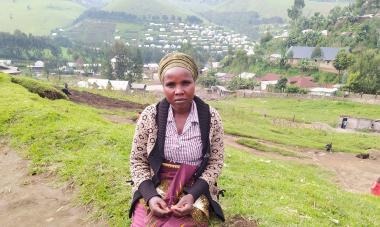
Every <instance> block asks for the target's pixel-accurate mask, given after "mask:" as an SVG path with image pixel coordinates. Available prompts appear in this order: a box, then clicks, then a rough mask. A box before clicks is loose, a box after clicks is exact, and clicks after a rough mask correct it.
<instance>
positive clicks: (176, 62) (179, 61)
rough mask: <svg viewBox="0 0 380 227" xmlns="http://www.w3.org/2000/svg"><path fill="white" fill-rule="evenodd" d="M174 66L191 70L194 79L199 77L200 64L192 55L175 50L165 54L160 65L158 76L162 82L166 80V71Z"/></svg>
mask: <svg viewBox="0 0 380 227" xmlns="http://www.w3.org/2000/svg"><path fill="white" fill-rule="evenodd" d="M174 67H181V68H185V69H187V70H189V71H190V72H191V75H192V76H193V79H194V81H196V80H197V79H198V66H197V65H196V64H195V61H194V60H193V58H192V57H190V56H189V55H187V54H184V53H180V52H173V53H169V54H167V55H165V56H164V57H163V58H162V59H161V61H160V64H159V65H158V76H159V77H160V81H161V83H163V82H164V76H165V73H166V71H168V70H169V69H171V68H174Z"/></svg>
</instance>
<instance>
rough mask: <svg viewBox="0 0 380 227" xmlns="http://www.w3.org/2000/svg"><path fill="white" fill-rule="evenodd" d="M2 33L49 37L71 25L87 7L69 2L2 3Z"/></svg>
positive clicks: (32, 0)
mask: <svg viewBox="0 0 380 227" xmlns="http://www.w3.org/2000/svg"><path fill="white" fill-rule="evenodd" d="M1 8H2V10H1V13H0V31H3V32H13V31H14V30H16V29H18V30H21V31H23V32H25V33H33V34H37V35H47V34H49V33H50V31H51V30H52V29H54V28H57V27H64V26H67V25H69V24H70V23H71V22H72V21H73V20H74V19H75V18H76V17H78V16H79V15H80V14H81V13H82V12H83V11H84V10H85V7H84V6H82V5H80V4H79V3H77V2H74V1H68V0H13V1H12V0H7V1H1Z"/></svg>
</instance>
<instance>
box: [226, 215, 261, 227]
mask: <svg viewBox="0 0 380 227" xmlns="http://www.w3.org/2000/svg"><path fill="white" fill-rule="evenodd" d="M227 226H228V227H257V226H259V224H258V223H257V221H255V220H248V219H246V218H243V217H242V216H240V215H236V216H234V217H232V218H230V219H228V220H226V222H225V223H223V224H222V227H227Z"/></svg>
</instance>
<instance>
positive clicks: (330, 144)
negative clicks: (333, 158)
mask: <svg viewBox="0 0 380 227" xmlns="http://www.w3.org/2000/svg"><path fill="white" fill-rule="evenodd" d="M325 148H326V151H327V152H330V153H332V143H328V144H326V145H325Z"/></svg>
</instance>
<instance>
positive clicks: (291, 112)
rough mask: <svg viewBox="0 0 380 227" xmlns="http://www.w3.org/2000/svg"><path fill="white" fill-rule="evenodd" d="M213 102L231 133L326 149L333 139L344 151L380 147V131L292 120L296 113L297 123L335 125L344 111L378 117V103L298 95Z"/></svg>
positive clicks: (376, 148)
mask: <svg viewBox="0 0 380 227" xmlns="http://www.w3.org/2000/svg"><path fill="white" fill-rule="evenodd" d="M211 104H212V105H213V106H214V107H216V108H217V109H218V111H219V112H220V113H221V115H222V118H223V121H224V127H225V131H226V132H227V133H229V134H233V135H238V136H243V137H248V138H253V139H263V140H268V141H272V142H275V143H280V144H285V145H292V146H300V147H306V148H316V149H324V146H325V145H326V144H327V143H331V142H332V143H333V149H334V150H335V151H341V152H353V153H362V152H368V151H370V150H371V149H374V150H380V139H379V137H380V136H379V135H376V134H369V133H338V132H335V131H332V130H322V129H319V128H309V127H306V126H305V127H303V126H302V124H297V123H295V124H293V123H292V121H291V120H292V118H293V116H295V120H296V121H297V122H301V123H309V122H322V123H327V124H330V125H332V126H334V127H335V125H337V124H338V121H339V115H340V114H346V115H350V116H357V117H368V118H378V116H380V112H379V111H380V108H379V106H377V105H369V104H359V103H353V102H342V101H330V100H300V99H295V98H283V99H281V98H256V99H243V98H237V99H235V98H234V99H227V100H224V101H215V102H212V103H211ZM265 115H266V117H265ZM243 125H244V126H243Z"/></svg>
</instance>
